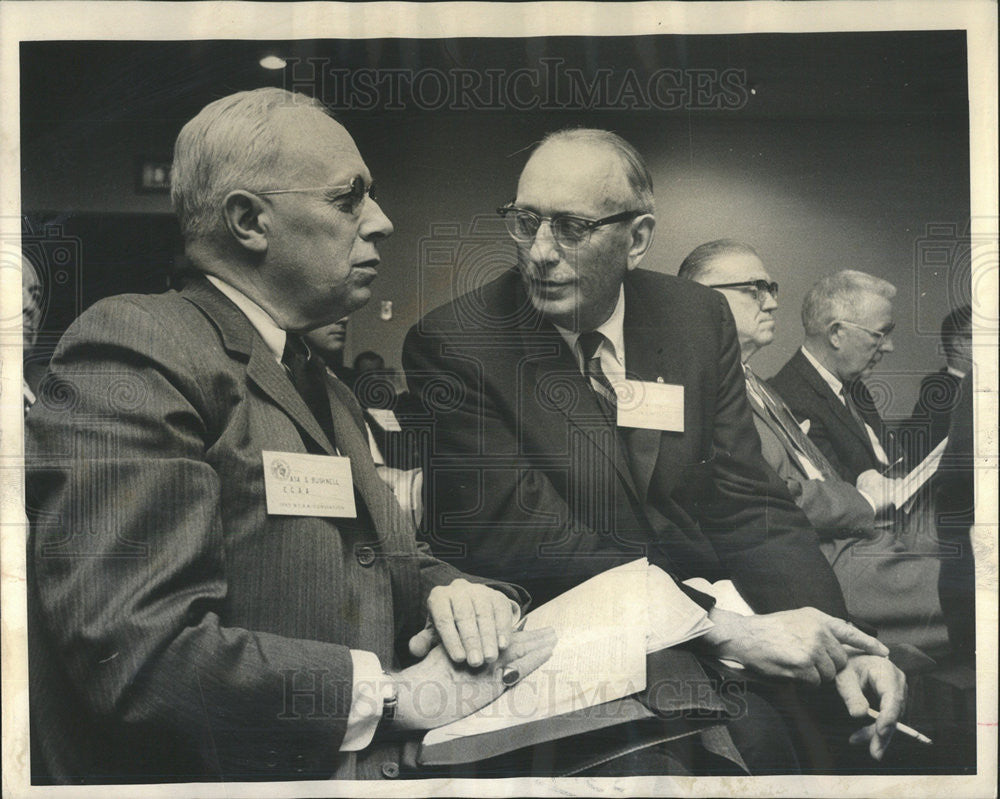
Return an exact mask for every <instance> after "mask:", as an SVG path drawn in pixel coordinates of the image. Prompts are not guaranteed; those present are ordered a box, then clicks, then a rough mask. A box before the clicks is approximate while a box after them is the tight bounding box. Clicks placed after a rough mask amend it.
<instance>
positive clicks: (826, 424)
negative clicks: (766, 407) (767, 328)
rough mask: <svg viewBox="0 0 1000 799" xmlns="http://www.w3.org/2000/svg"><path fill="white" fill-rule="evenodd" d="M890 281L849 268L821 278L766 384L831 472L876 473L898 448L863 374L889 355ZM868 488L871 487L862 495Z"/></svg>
mask: <svg viewBox="0 0 1000 799" xmlns="http://www.w3.org/2000/svg"><path fill="white" fill-rule="evenodd" d="M895 296H896V288H895V287H894V286H893V285H892V284H891V283H888V282H886V281H885V280H882V279H881V278H877V277H874V276H872V275H869V274H866V273H865V272H858V271H856V270H853V269H845V270H843V271H841V272H837V273H836V274H834V275H828V276H827V277H824V278H822V279H820V280H819V281H818V282H817V283H816V285H814V286H813V287H812V288H811V289H810V290H809V293H808V294H806V298H805V300H804V301H803V303H802V326H803V327H804V328H805V341H804V343H803V344H802V347H801V348H800V349H799V350H798V351H797V352H796V353H795V355H793V356H792V357H791V358H790V359H789V360H788V362H787V363H786V364H785V365H784V366H783V367H781V371H779V372H778V373H777V374H776V375H775V376H774V377H772V378H771V380H770V383H771V385H772V386H774V388H775V389H776V390H777V392H778V393H779V394H780V395H781V396H782V397H783V398H784V400H785V402H787V403H788V406H789V407H790V408H791V409H792V412H793V413H794V414H795V416H796V418H797V419H798V420H799V421H800V422H803V423H804V422H805V421H806V420H808V422H809V438H810V439H812V441H813V442H814V443H815V444H816V446H818V447H819V449H820V451H821V452H822V453H823V454H824V455H825V456H826V458H827V460H829V461H830V463H831V464H832V465H833V467H834V469H836V471H837V474H839V475H840V477H841V478H842V479H843V480H846V481H847V482H848V483H852V484H853V483H856V482H857V480H858V477H859V476H862V475H863V476H864V477H863V479H864V480H866V481H867V480H868V479H871V480H872V482H873V483H874V482H876V480H875V478H876V477H878V475H879V473H881V472H882V471H884V470H885V469H886V468H887V467H889V466H890V465H893V464H895V462H896V460H897V456H898V453H897V451H896V446H895V441H894V438H893V435H892V433H891V432H890V431H888V430H887V429H886V426H885V424H884V423H883V422H882V417H881V416H879V413H878V410H877V408H876V407H875V401H874V399H873V398H872V395H871V393H870V392H869V391H868V389H867V387H866V386H865V384H864V381H863V378H865V377H867V376H868V375H870V374H871V373H872V370H874V368H875V366H876V365H877V364H878V363H879V361H881V360H882V357H883V356H884V355H885V353H887V352H892V350H893V343H892V331H893V328H894V327H895V326H896V325H895V322H893V319H892V298H893V297H895ZM869 493H870V492H869Z"/></svg>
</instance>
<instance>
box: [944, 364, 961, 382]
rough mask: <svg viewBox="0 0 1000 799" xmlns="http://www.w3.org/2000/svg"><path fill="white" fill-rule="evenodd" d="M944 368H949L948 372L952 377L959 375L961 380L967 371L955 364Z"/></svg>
mask: <svg viewBox="0 0 1000 799" xmlns="http://www.w3.org/2000/svg"><path fill="white" fill-rule="evenodd" d="M944 368H945V369H947V370H948V374H950V375H951V376H952V377H957V378H958V379H959V380H961V379H962V378H963V377H965V372H963V371H962V370H961V369H956V368H955V367H954V366H950V365H948V366H945V367H944Z"/></svg>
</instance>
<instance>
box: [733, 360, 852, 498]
mask: <svg viewBox="0 0 1000 799" xmlns="http://www.w3.org/2000/svg"><path fill="white" fill-rule="evenodd" d="M746 377H747V387H748V388H749V389H750V392H751V394H752V395H753V396H755V397H756V398H757V399H758V400H759V401H760V403H761V404H762V405H763V406H764V408H765V409H766V410H767V412H768V413H769V414H771V416H772V417H773V418H774V420H775V421H776V422H777V423H778V425H779V426H780V427H781V429H782V430H784V431H785V435H787V436H788V437H789V439H791V442H792V445H793V446H794V447H795V448H796V449H797V450H798V451H799V452H801V453H802V454H803V455H805V457H807V458H808V459H809V461H810V462H811V463H812V464H813V466H815V467H816V468H817V469H819V471H820V474H822V475H823V477H825V478H831V477H834V476H835V475H836V472H835V471H834V469H833V466H832V465H831V464H830V461H828V460H827V459H826V456H825V455H824V454H823V453H822V452H821V451H820V449H819V447H817V446H816V445H815V444H814V443H813V442H812V439H810V438H809V436H807V435H806V434H805V433H803V432H802V428H801V427H799V423H798V422H797V421H795V416H794V415H793V414H792V412H791V410H789V408H788V406H787V405H786V404H785V401H784V400H783V399H782V398H781V397H779V396H777V395H776V394H773V393H772V392H771V389H770V388H768V386H767V385H765V384H764V383H763V381H761V379H760V378H758V377H757V375H755V374H754V372H753V370H752V369H751V368H750V367H749V366H748V367H746Z"/></svg>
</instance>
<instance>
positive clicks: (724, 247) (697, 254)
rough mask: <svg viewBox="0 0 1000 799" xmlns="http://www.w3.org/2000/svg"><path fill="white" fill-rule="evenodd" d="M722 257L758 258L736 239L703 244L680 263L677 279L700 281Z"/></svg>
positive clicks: (753, 251)
mask: <svg viewBox="0 0 1000 799" xmlns="http://www.w3.org/2000/svg"><path fill="white" fill-rule="evenodd" d="M724 255H752V256H753V257H754V258H760V256H759V255H757V251H756V250H755V249H754V248H753V247H751V246H750V245H749V244H744V243H743V242H742V241H737V240H736V239H716V240H715V241H709V242H706V243H705V244H699V245H698V246H697V247H695V248H694V249H693V250H691V252H689V253H688V254H687V257H686V258H685V259H684V260H683V261H682V262H681V268H680V269H679V270H678V271H677V277H681V278H684V279H685V280H699V281H700V280H701V278H703V277H704V276H705V275H706V274H707V273H708V272H710V271H711V266H712V263H713V262H714V261H716V260H718V259H719V258H722V257H723V256H724Z"/></svg>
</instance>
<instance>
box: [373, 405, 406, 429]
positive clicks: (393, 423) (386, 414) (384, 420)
mask: <svg viewBox="0 0 1000 799" xmlns="http://www.w3.org/2000/svg"><path fill="white" fill-rule="evenodd" d="M365 410H367V411H368V413H369V414H370V415H371V417H372V419H373V420H374V422H375V424H377V425H378V426H379V427H381V428H382V429H383V430H385V431H386V432H387V433H399V432H401V431H402V429H403V428H402V427H400V426H399V419H397V418H396V414H395V413H393V412H392V409H391V408H366V409H365Z"/></svg>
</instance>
